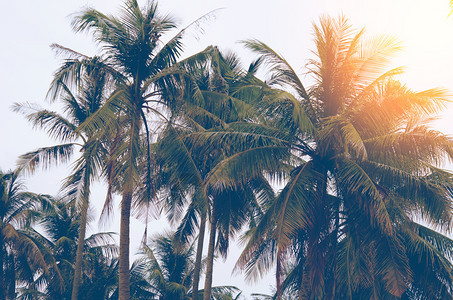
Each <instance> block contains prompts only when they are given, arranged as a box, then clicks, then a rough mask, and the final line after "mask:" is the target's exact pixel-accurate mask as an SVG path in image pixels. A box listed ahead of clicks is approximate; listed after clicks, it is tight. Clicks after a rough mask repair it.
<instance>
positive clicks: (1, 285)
mask: <svg viewBox="0 0 453 300" xmlns="http://www.w3.org/2000/svg"><path fill="white" fill-rule="evenodd" d="M0 233H1V232H0ZM4 248H5V247H4V246H3V239H2V240H1V245H0V299H6V284H5V276H4V272H3V255H5V254H6V251H3V250H4Z"/></svg>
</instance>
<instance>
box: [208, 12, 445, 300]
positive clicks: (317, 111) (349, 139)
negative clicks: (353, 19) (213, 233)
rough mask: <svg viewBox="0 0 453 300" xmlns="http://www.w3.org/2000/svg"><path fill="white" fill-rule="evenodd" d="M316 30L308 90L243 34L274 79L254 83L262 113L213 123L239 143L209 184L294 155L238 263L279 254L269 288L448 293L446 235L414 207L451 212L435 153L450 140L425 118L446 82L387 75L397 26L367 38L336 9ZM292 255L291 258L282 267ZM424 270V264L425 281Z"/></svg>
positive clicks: (435, 219)
mask: <svg viewBox="0 0 453 300" xmlns="http://www.w3.org/2000/svg"><path fill="white" fill-rule="evenodd" d="M314 32H315V45H316V51H315V54H316V55H317V58H316V59H314V60H311V61H310V64H309V70H310V74H311V75H313V77H314V79H315V84H314V85H313V86H312V87H311V88H310V89H309V90H307V89H305V87H304V85H303V84H302V82H301V80H300V79H299V77H298V76H297V75H296V73H295V72H294V70H293V69H292V68H291V67H290V65H289V64H288V63H287V62H286V61H285V60H284V59H283V58H282V57H281V56H279V55H278V54H277V53H276V52H275V51H273V50H272V49H270V48H269V47H268V46H267V45H265V44H264V43H262V42H259V41H256V40H251V41H248V42H246V46H247V47H248V48H250V49H252V50H253V51H255V52H257V53H259V54H260V55H261V60H262V61H263V62H265V63H267V64H268V65H269V66H270V68H271V72H272V76H271V79H270V80H269V81H268V82H266V84H267V86H269V87H272V88H273V89H272V90H271V89H269V88H268V87H265V86H264V85H261V89H262V95H263V97H262V101H261V102H260V103H259V104H258V108H257V109H259V110H260V112H261V115H262V120H263V122H262V123H261V124H257V123H252V124H242V125H241V126H239V125H240V124H237V126H236V127H235V131H236V132H235V133H230V132H228V131H224V132H223V133H222V132H218V133H216V134H212V135H211V138H212V139H213V140H214V141H217V142H218V143H219V144H220V145H228V144H231V143H232V141H234V142H235V143H237V142H238V141H239V143H240V142H242V143H243V145H244V146H243V147H244V149H245V150H244V151H238V152H237V154H235V155H233V156H232V157H231V158H228V159H225V160H224V161H223V162H222V163H220V164H219V165H217V166H216V168H215V170H213V172H211V174H210V181H211V182H215V185H216V186H222V187H225V186H237V185H238V183H237V182H239V183H240V182H241V181H242V183H243V184H244V183H245V182H246V180H248V179H250V178H257V177H258V176H262V174H263V172H271V173H272V172H275V171H276V170H278V166H279V165H280V166H281V165H284V166H288V167H290V169H289V170H290V172H289V174H288V175H289V176H288V179H287V182H286V185H285V186H284V188H283V189H282V190H281V192H280V193H279V195H278V196H277V197H276V198H275V200H273V201H271V202H270V203H268V204H267V212H266V213H265V214H264V215H263V217H262V218H261V220H260V222H259V224H258V225H257V226H256V227H255V228H253V229H252V230H250V232H249V233H248V243H247V245H246V248H245V250H244V253H243V254H242V256H241V258H240V260H239V262H238V267H240V268H243V269H245V270H246V273H247V275H248V277H249V278H254V277H255V278H256V276H259V274H260V273H261V272H263V270H267V269H269V268H270V267H271V266H272V265H273V263H274V262H276V275H277V295H276V296H277V298H281V297H282V290H283V287H285V286H287V287H291V286H292V287H293V288H295V290H296V291H297V295H298V297H299V298H300V299H304V298H305V297H308V298H327V299H333V298H338V297H340V298H342V297H351V298H354V297H357V296H360V295H361V296H362V297H363V295H367V296H366V297H371V298H373V297H374V298H379V297H381V296H382V297H389V296H396V297H401V296H402V295H403V294H404V295H406V294H408V293H410V292H414V293H416V294H418V295H419V294H422V295H428V296H427V297H429V295H431V294H429V292H430V291H431V292H433V291H436V289H435V286H438V287H440V286H443V288H442V290H441V293H449V292H448V291H449V290H450V287H451V284H452V281H451V278H453V277H451V274H452V273H451V264H450V263H449V262H448V257H449V253H450V252H449V251H450V250H449V249H450V248H449V247H447V245H450V241H449V239H448V238H446V237H444V236H441V235H439V234H438V233H436V232H435V231H432V230H429V229H428V228H427V227H424V226H422V225H420V224H418V223H416V222H415V221H414V219H413V216H414V215H419V214H420V215H421V217H422V219H423V220H424V222H426V223H428V224H431V225H433V226H436V227H438V228H443V229H447V228H449V224H450V222H451V218H452V214H451V208H450V204H449V203H450V201H451V192H450V189H449V188H448V186H450V184H451V180H452V177H451V174H450V173H448V172H446V171H444V170H442V169H440V168H439V165H440V163H441V162H442V159H443V158H444V157H448V158H450V159H451V158H452V157H453V156H452V155H453V151H452V150H453V148H452V143H451V140H450V139H449V138H448V137H446V136H445V135H443V134H442V133H440V132H437V131H435V130H432V129H430V128H429V127H428V125H427V120H429V119H427V118H428V117H429V116H430V115H431V114H433V113H436V112H438V111H439V109H440V108H442V106H443V103H444V99H445V92H444V91H442V90H439V89H431V90H427V91H422V92H413V91H411V90H409V89H408V88H406V87H405V86H403V85H402V84H400V83H399V82H398V81H396V80H395V79H394V78H393V77H394V76H395V75H397V74H400V73H401V69H400V68H397V69H393V70H390V71H387V72H385V73H383V74H382V73H381V72H382V71H381V70H382V68H383V67H384V66H385V65H386V63H387V62H388V57H389V55H390V54H391V53H393V52H394V51H397V50H398V49H399V48H400V47H399V45H398V44H397V43H396V41H395V40H394V39H393V38H389V37H386V36H383V37H380V38H377V39H374V40H371V43H366V41H365V40H364V37H363V35H364V31H363V30H361V31H355V30H353V29H352V28H351V26H350V25H349V24H348V22H347V20H346V19H345V18H343V17H340V18H339V19H338V20H334V19H332V18H330V17H323V18H321V21H320V23H319V25H315V27H314ZM257 87H259V85H257ZM239 133H241V134H242V136H240V135H239ZM243 136H247V140H245V139H244V138H243ZM226 137H228V138H226ZM241 138H242V140H241ZM214 141H212V143H214ZM258 154H259V155H258ZM280 170H281V169H280ZM422 257H430V259H429V260H432V261H437V264H438V265H441V266H442V268H441V269H442V271H437V270H436V269H435V268H433V267H432V265H430V264H429V263H427V262H426V261H424V263H423V264H421V265H420V264H419V265H418V270H417V268H415V262H416V261H418V262H419V263H420V262H421V259H422ZM289 259H292V260H294V262H295V265H296V267H295V268H291V269H289V268H288V269H287V270H285V266H286V263H285V262H286V261H287V260H289ZM420 268H421V270H423V272H424V273H420ZM290 270H294V272H289V271H290ZM285 273H286V274H287V276H285V277H283V274H285ZM421 274H432V275H430V279H431V280H432V281H431V283H430V285H429V286H426V285H425V286H423V285H422V284H421V281H420V280H421V277H420V276H422V275H421ZM424 283H426V281H424ZM437 292H438V293H439V290H437ZM434 293H435V292H434Z"/></svg>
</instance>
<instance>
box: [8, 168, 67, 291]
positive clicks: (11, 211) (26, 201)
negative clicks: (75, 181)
mask: <svg viewBox="0 0 453 300" xmlns="http://www.w3.org/2000/svg"><path fill="white" fill-rule="evenodd" d="M19 175H20V172H19V171H15V172H7V173H3V172H0V195H1V198H0V199H1V201H0V298H1V299H15V298H16V296H17V294H16V282H18V283H19V286H22V285H26V284H28V283H30V282H33V278H34V276H35V275H37V274H43V275H44V276H48V275H49V266H52V267H55V264H54V261H53V260H52V259H51V258H50V257H49V256H48V255H47V252H46V249H43V248H41V247H40V245H39V243H36V241H35V238H34V235H35V232H34V231H33V230H31V229H30V226H31V224H32V223H33V222H34V221H35V219H36V216H37V214H39V212H40V211H43V210H46V209H47V208H48V206H49V201H50V197H49V196H47V195H38V194H34V193H31V192H27V191H24V185H23V184H22V183H21V181H20V179H19ZM58 279H59V280H58V283H59V284H60V287H61V282H62V281H61V277H59V278H58Z"/></svg>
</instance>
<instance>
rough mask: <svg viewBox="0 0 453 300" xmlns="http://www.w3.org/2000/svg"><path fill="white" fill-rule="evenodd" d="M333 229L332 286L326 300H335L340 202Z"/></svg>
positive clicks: (337, 206)
mask: <svg viewBox="0 0 453 300" xmlns="http://www.w3.org/2000/svg"><path fill="white" fill-rule="evenodd" d="M335 210H336V211H335V229H334V232H333V235H332V239H333V240H332V244H333V247H332V248H333V249H332V255H333V262H332V269H331V272H332V273H331V276H332V286H331V288H330V291H329V292H330V297H329V298H328V299H331V300H333V299H334V298H335V293H336V291H335V290H336V273H337V245H338V229H339V228H338V227H339V226H340V202H339V201H337V203H336V207H335Z"/></svg>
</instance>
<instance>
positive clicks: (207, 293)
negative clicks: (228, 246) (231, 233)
mask: <svg viewBox="0 0 453 300" xmlns="http://www.w3.org/2000/svg"><path fill="white" fill-rule="evenodd" d="M216 219H217V218H216V214H215V210H214V208H213V209H212V215H211V232H210V233H209V247H208V262H207V266H206V279H205V282H204V292H203V300H210V299H211V288H212V273H213V267H214V248H215V234H216V231H217V230H216V221H217V220H216Z"/></svg>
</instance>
